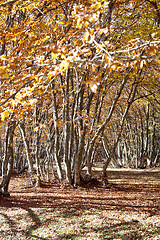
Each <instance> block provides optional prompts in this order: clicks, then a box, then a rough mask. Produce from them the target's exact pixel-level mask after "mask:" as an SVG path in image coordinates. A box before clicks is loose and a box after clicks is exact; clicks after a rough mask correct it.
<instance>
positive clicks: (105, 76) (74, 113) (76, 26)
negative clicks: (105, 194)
mask: <svg viewBox="0 0 160 240" xmlns="http://www.w3.org/2000/svg"><path fill="white" fill-rule="evenodd" d="M159 27H160V3H159V1H156V0H155V1H150V0H145V1H141V0H137V1H121V0H110V1H95V0H91V1H49V0H48V1H47V0H45V1H44V0H38V1H33V0H31V1H29V2H28V1H21V0H11V1H6V2H4V1H0V84H1V88H0V113H1V118H0V124H1V126H4V125H5V126H8V129H9V130H8V131H9V132H8V138H7V139H8V140H6V138H5V137H4V132H3V137H4V142H5V141H8V144H6V143H4V146H6V147H4V148H3V153H2V155H3V157H2V158H3V160H1V166H2V169H3V171H2V172H3V174H4V175H5V174H9V169H8V168H7V164H8V162H11V165H12V166H13V165H14V161H13V159H12V157H13V158H14V152H15V149H14V146H13V142H12V141H13V139H11V135H13V138H14V137H15V135H16V136H17V138H18V139H19V138H21V139H22V141H23V146H24V148H25V150H23V151H25V152H26V159H27V161H28V164H29V169H30V172H31V174H32V175H34V173H33V170H34V169H33V168H34V167H33V165H34V164H35V165H36V179H37V180H36V181H37V184H39V182H40V178H41V177H42V176H43V173H42V172H43V171H42V169H43V167H42V166H43V164H44V165H46V163H47V166H48V168H49V167H51V166H52V165H54V164H55V165H56V171H57V175H58V178H59V179H60V180H61V179H63V178H64V172H63V165H64V169H65V178H66V179H67V180H68V181H69V182H70V183H71V184H72V183H73V184H74V185H80V181H81V171H82V169H83V168H84V167H85V166H86V167H87V172H88V175H89V176H90V177H91V175H92V165H93V162H94V156H95V155H94V154H96V149H98V147H99V146H100V147H101V148H103V147H104V149H105V153H106V154H107V152H108V156H107V157H106V158H107V160H106V161H105V163H104V167H103V176H104V175H105V170H106V168H107V166H108V164H109V163H110V162H111V161H112V160H113V159H115V160H113V161H114V162H117V160H116V159H117V158H116V157H115V153H116V151H117V148H118V147H119V148H123V147H124V145H123V144H122V141H121V140H122V139H123V137H124V135H123V129H124V126H125V131H129V130H128V129H130V130H131V131H132V130H133V129H132V128H134V130H133V131H134V132H137V131H136V126H135V125H134V124H133V122H134V120H133V119H134V117H133V115H134V114H135V115H136V111H138V112H139V116H138V117H135V118H136V119H138V121H139V122H141V127H142V128H143V126H142V125H143V122H145V117H144V118H143V117H142V115H144V116H148V115H146V114H147V113H146V111H149V112H148V114H149V116H150V117H153V118H152V120H153V119H158V116H159V115H157V116H155V115H156V114H159V113H157V111H159V106H160V105H159V104H160V92H159V47H160V31H159ZM148 105H151V107H149V109H151V111H150V110H146V109H147V107H146V106H148ZM131 107H132V112H134V113H133V114H132V116H130V115H129V111H130V109H131ZM142 109H145V112H144V114H140V112H141V111H142ZM155 112H156V113H155ZM127 116H130V120H131V118H132V117H133V119H132V121H133V122H132V121H129V117H128V118H127ZM141 117H142V118H143V119H142V118H141ZM141 119H142V121H141ZM148 119H149V118H148ZM152 120H151V121H152ZM135 121H136V120H135ZM156 121H157V120H156ZM157 122H158V121H157ZM126 124H127V125H126ZM146 124H147V120H146ZM127 126H128V127H127ZM133 126H134V127H133ZM141 127H140V128H141ZM148 127H149V125H148ZM112 128H113V129H114V130H115V129H116V130H115V133H114V134H113V132H110V130H111V129H112ZM142 128H141V129H142ZM6 131H7V130H6ZM145 131H146V130H145ZM157 132H158V127H157V125H156V126H153V125H152V124H151V128H150V133H151V134H152V133H154V136H157V134H158V133H157ZM11 133H12V134H11ZM20 133H21V135H20ZM5 136H6V137H7V133H6V135H5ZM20 136H21V137H20ZM146 136H149V132H148V133H147V132H146ZM106 139H107V140H106ZM146 139H148V140H147V141H148V142H147V144H149V141H150V142H151V141H152V140H149V138H146ZM157 139H158V138H157V137H156V138H155V139H154V143H153V145H154V146H155V147H154V160H153V161H152V163H153V162H154V163H157V162H158V160H155V156H156V157H157V159H158V158H159V153H158V155H157V149H158V145H156V144H157ZM18 141H20V140H18ZM102 142H103V144H102ZM5 144H6V145H5ZM106 144H107V145H109V148H108V150H106V146H107V145H106ZM119 144H120V145H119ZM126 144H128V142H127V143H126ZM137 144H138V143H137ZM102 145H103V147H102ZM142 145H143V146H144V144H142ZM142 145H140V146H139V148H140V149H141V147H142ZM9 146H10V148H9V149H8V147H9ZM146 146H148V145H146ZM5 151H6V153H5ZM147 151H148V149H146V152H147ZM151 151H152V150H151ZM143 152H144V149H143ZM5 154H6V155H5ZM145 154H146V153H145ZM137 156H138V158H140V154H139V155H137ZM137 156H136V157H137ZM134 157H135V156H134ZM143 157H144V158H145V159H143V160H142V159H141V160H140V164H139V163H138V161H139V160H137V165H136V166H138V165H143V166H144V165H145V166H146V165H147V163H146V162H147V159H149V156H148V155H145V156H144V155H143ZM131 158H132V159H133V156H132V155H131ZM11 159H12V161H11ZM17 161H19V160H17ZM144 162H145V164H144ZM115 164H116V163H115ZM131 165H132V164H131ZM133 165H134V164H133ZM33 178H34V176H33ZM5 181H7V180H4V181H3V184H1V186H2V185H3V186H4V184H5Z"/></svg>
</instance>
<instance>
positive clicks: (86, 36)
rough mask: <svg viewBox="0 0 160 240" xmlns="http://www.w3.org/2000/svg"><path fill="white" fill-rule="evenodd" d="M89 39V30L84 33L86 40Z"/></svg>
mask: <svg viewBox="0 0 160 240" xmlns="http://www.w3.org/2000/svg"><path fill="white" fill-rule="evenodd" d="M88 39H89V32H86V33H85V34H84V41H88Z"/></svg>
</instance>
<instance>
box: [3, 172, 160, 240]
mask: <svg viewBox="0 0 160 240" xmlns="http://www.w3.org/2000/svg"><path fill="white" fill-rule="evenodd" d="M98 174H99V172H98V171H96V172H95V176H96V177H97V176H98ZM108 178H109V185H108V186H107V187H103V186H102V184H101V182H100V181H97V180H95V182H94V181H93V182H92V183H88V184H84V185H83V186H81V187H79V188H77V189H75V188H73V187H71V186H68V185H67V184H66V183H65V182H63V183H58V182H56V181H55V180H53V181H52V182H50V183H44V184H43V185H42V186H41V187H40V188H38V189H36V188H34V187H30V186H29V178H28V175H27V174H23V175H21V176H14V177H13V178H12V180H11V184H10V188H9V190H10V194H11V195H10V197H5V198H4V197H1V198H0V239H2V240H3V239H4V240H6V239H15V240H16V239H22V240H23V239H57V240H58V239H79V240H80V239H122V240H125V239H126V240H128V239H145V240H146V239H154V240H156V239H157V240H158V239H159V234H160V232H159V231H160V212H159V210H160V209H159V206H160V204H159V203H160V171H159V170H156V169H154V170H144V171H140V170H125V171H124V170H109V171H108Z"/></svg>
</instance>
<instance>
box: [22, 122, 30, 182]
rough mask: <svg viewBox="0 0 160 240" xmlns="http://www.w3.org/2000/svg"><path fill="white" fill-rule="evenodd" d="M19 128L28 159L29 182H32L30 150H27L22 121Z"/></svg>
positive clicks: (27, 144) (27, 145)
mask: <svg viewBox="0 0 160 240" xmlns="http://www.w3.org/2000/svg"><path fill="white" fill-rule="evenodd" d="M19 129H20V133H21V136H22V139H23V143H24V147H25V151H26V158H27V161H28V166H29V172H30V181H31V184H32V185H33V184H34V180H33V179H34V170H33V161H32V159H31V157H30V150H29V143H28V140H27V138H26V134H25V126H24V123H20V124H19Z"/></svg>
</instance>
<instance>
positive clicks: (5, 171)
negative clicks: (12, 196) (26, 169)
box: [0, 121, 16, 194]
mask: <svg viewBox="0 0 160 240" xmlns="http://www.w3.org/2000/svg"><path fill="white" fill-rule="evenodd" d="M15 128H16V123H15V121H14V122H12V123H8V124H7V129H6V135H5V151H4V158H3V162H2V182H1V184H0V188H1V192H2V193H4V194H7V192H8V186H9V182H10V179H11V176H12V171H13V162H14V156H13V135H14V130H15Z"/></svg>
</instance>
